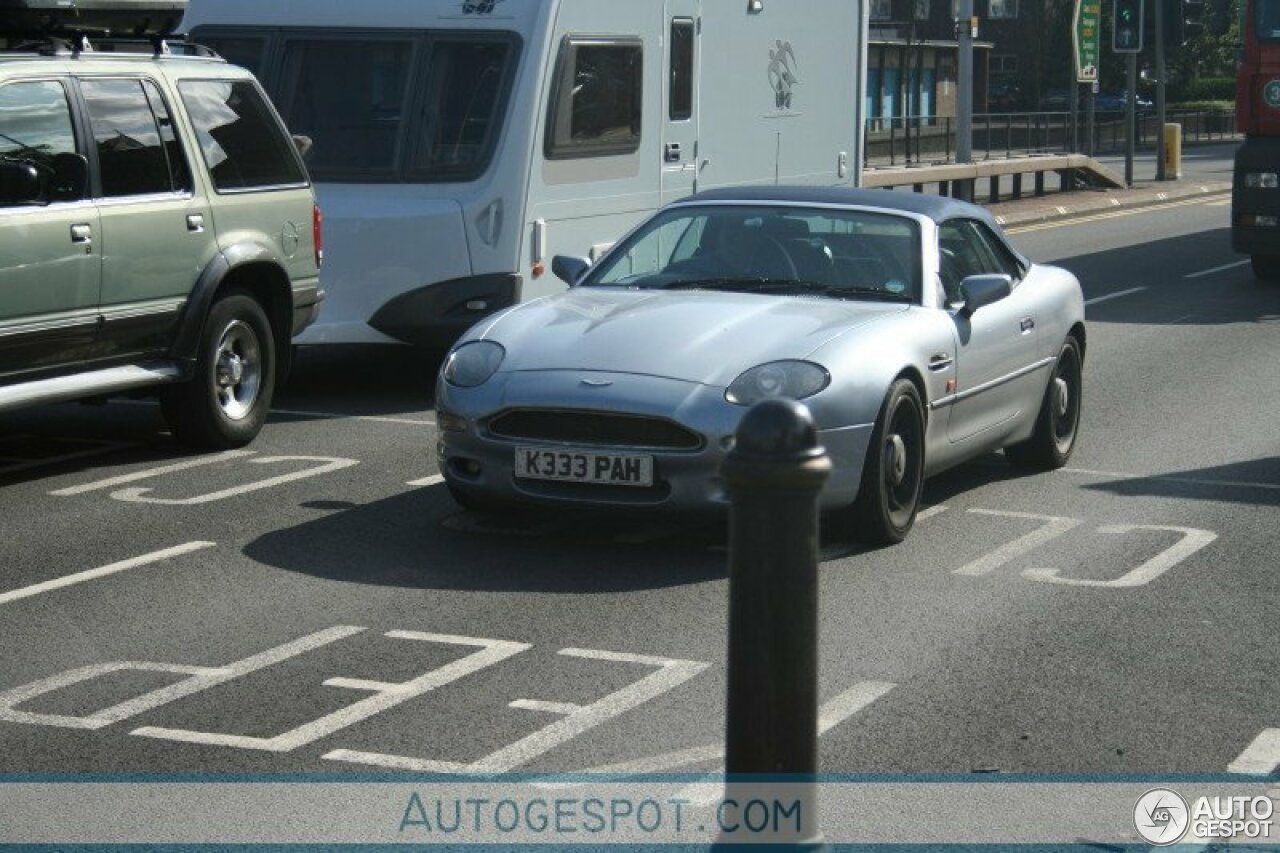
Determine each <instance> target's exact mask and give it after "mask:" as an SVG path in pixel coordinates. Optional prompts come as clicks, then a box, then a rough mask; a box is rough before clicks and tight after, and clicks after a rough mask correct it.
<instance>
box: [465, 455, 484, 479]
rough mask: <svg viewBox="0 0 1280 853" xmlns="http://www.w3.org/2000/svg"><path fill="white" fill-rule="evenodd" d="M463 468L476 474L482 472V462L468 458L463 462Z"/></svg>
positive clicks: (469, 472)
mask: <svg viewBox="0 0 1280 853" xmlns="http://www.w3.org/2000/svg"><path fill="white" fill-rule="evenodd" d="M462 470H463V471H466V472H467V473H468V474H471V475H472V476H474V475H476V474H479V473H480V463H479V462H477V461H476V460H474V459H468V460H467V461H466V462H463V463H462Z"/></svg>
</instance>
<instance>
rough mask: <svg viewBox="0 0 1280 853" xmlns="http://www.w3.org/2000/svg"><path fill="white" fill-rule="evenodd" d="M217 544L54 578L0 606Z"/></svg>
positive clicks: (0, 598)
mask: <svg viewBox="0 0 1280 853" xmlns="http://www.w3.org/2000/svg"><path fill="white" fill-rule="evenodd" d="M216 544H217V543H216V542H188V543H186V544H185V545H175V546H174V547H172V548H165V549H164V550H163V551H153V552H152V553H150V554H143V555H142V556H141V557H134V558H132V559H129V560H121V561H120V562H119V563H112V564H111V565H109V566H101V567H99V568H96V569H89V570H88V571H84V572H77V573H76V574H74V575H66V576H64V577H60V578H54V579H53V580H51V581H45V582H44V583H37V584H32V585H31V586H24V587H23V588H22V589H15V590H13V591H12V592H6V593H3V594H0V604H9V603H10V602H14V601H18V600H19V599H23V598H30V597H31V596H33V595H40V594H41V593H42V592H49V591H51V590H55V589H61V588H63V587H64V586H72V585H73V584H78V583H84V582H85V581H91V580H95V579H96V578H102V577H106V576H107V575H114V574H116V573H117V572H123V571H127V570H129V569H136V568H137V567H138V566H146V565H149V564H151V563H158V562H160V561H161V560H167V559H169V558H170V557H179V556H181V555H183V554H190V553H191V552H192V551H199V550H202V549H204V548H212V547H213V546H214V545H216Z"/></svg>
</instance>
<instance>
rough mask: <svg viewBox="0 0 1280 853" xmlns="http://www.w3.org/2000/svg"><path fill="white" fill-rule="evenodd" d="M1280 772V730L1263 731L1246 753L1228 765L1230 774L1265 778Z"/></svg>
mask: <svg viewBox="0 0 1280 853" xmlns="http://www.w3.org/2000/svg"><path fill="white" fill-rule="evenodd" d="M1275 770H1280V729H1263V730H1262V734H1260V735H1258V736H1257V737H1256V738H1254V739H1253V743H1251V744H1249V745H1248V746H1246V747H1245V749H1244V752H1242V753H1240V756H1239V757H1238V758H1237V759H1236V760H1235V761H1233V762H1231V763H1230V764H1228V765H1227V772H1228V773H1248V774H1251V775H1256V776H1264V775H1266V774H1268V773H1271V772H1272V771H1275Z"/></svg>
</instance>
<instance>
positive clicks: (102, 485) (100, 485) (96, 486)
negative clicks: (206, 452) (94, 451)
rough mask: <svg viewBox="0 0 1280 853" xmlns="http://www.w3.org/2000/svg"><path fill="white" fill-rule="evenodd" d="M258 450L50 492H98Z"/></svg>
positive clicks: (62, 494) (66, 494) (218, 455)
mask: <svg viewBox="0 0 1280 853" xmlns="http://www.w3.org/2000/svg"><path fill="white" fill-rule="evenodd" d="M256 452H257V451H254V450H224V451H223V452H221V453H215V454H213V455H212V456H201V457H200V458H198V459H188V460H187V461H185V462H175V463H174V464H172V465H161V466H160V467H158V468H147V469H146V470H145V471H135V472H134V473H132V474H122V475H121V476H119V477H108V478H107V479H105V480H95V481H94V482H92V483H85V484H84V485H83V486H71V487H70V488H66V489H56V490H54V491H52V492H49V494H51V495H57V496H58V497H69V496H71V495H82V494H84V493H86V492H96V491H99V490H101V489H109V488H111V487H112V486H122V485H124V484H125V483H135V482H137V481H138V480H147V479H150V478H152V477H160V476H163V475H164V474H172V473H174V472H176V471H187V470H190V469H192V468H199V467H201V466H204V465H216V464H217V463H219V462H225V461H226V460H228V459H239V458H241V457H243V456H252V455H253V454H254V453H256Z"/></svg>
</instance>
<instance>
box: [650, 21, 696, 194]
mask: <svg viewBox="0 0 1280 853" xmlns="http://www.w3.org/2000/svg"><path fill="white" fill-rule="evenodd" d="M701 2H702V0H667V9H666V20H665V29H666V32H665V34H664V38H663V44H664V45H665V49H664V50H663V53H664V56H663V69H664V71H665V76H666V86H665V89H664V91H663V129H662V149H661V152H660V154H659V156H661V157H662V203H663V204H666V203H668V202H670V201H674V200H676V199H678V198H682V197H683V196H686V195H689V194H690V193H692V192H695V191H697V188H698V168H699V162H698V156H699V152H698V67H699V64H700V61H701V50H700V49H699V38H698V36H699V30H700V29H701V26H700V23H699V20H698V17H699V13H700V11H701Z"/></svg>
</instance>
